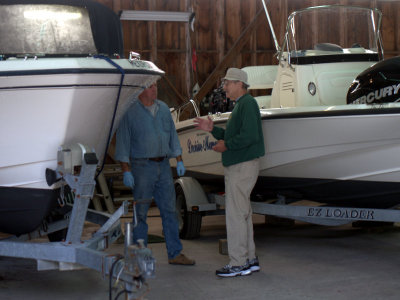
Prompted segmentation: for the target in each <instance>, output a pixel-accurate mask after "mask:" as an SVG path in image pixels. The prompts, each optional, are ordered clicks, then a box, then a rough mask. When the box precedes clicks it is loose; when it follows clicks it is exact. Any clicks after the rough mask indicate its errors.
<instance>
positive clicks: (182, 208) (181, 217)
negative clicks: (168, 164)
mask: <svg viewBox="0 0 400 300" xmlns="http://www.w3.org/2000/svg"><path fill="white" fill-rule="evenodd" d="M175 192H176V213H177V215H178V221H179V237H180V238H181V239H184V240H191V239H194V238H197V237H198V236H199V235H200V229H201V218H202V216H201V213H200V212H198V211H188V210H187V207H186V198H185V194H184V193H183V190H182V187H181V186H180V185H176V186H175Z"/></svg>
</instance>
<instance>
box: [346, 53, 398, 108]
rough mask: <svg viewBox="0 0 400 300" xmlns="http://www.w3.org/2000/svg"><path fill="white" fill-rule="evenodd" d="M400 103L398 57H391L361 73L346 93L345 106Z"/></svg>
mask: <svg viewBox="0 0 400 300" xmlns="http://www.w3.org/2000/svg"><path fill="white" fill-rule="evenodd" d="M388 102H400V57H399V56H396V57H392V58H389V59H386V60H383V61H381V62H378V63H376V64H374V65H373V66H371V67H369V68H368V69H366V70H365V71H363V72H362V73H361V74H360V75H358V76H357V78H356V79H355V80H354V81H353V83H352V84H351V86H350V88H349V91H348V92H347V104H376V103H378V104H379V103H388Z"/></svg>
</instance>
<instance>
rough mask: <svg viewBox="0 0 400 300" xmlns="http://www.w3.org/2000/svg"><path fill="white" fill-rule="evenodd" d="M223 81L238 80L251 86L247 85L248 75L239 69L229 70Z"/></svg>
mask: <svg viewBox="0 0 400 300" xmlns="http://www.w3.org/2000/svg"><path fill="white" fill-rule="evenodd" d="M223 80H238V81H241V82H243V83H244V84H246V85H249V84H248V83H247V73H246V72H245V71H243V70H241V69H238V68H229V69H228V71H227V72H226V75H225V77H224V78H223Z"/></svg>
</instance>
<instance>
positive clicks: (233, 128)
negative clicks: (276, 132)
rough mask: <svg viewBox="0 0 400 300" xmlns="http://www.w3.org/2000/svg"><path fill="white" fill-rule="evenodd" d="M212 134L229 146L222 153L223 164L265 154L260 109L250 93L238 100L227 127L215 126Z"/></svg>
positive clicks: (247, 159)
mask: <svg viewBox="0 0 400 300" xmlns="http://www.w3.org/2000/svg"><path fill="white" fill-rule="evenodd" d="M211 134H212V135H213V136H214V137H215V138H216V139H217V140H224V141H225V146H226V147H227V148H228V150H227V151H225V152H223V153H222V164H223V165H224V166H225V167H227V166H230V165H234V164H237V163H241V162H245V161H249V160H253V159H256V158H258V157H261V156H263V155H264V154H265V148H264V137H263V132H262V126H261V115H260V109H259V108H258V105H257V102H256V100H255V99H254V98H253V97H252V96H251V95H250V94H245V95H243V96H242V97H240V98H239V99H238V100H237V101H236V105H235V107H234V108H233V111H232V113H231V114H230V116H229V120H228V122H227V123H226V129H223V128H220V127H217V126H214V128H213V130H212V131H211Z"/></svg>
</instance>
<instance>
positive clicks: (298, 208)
mask: <svg viewBox="0 0 400 300" xmlns="http://www.w3.org/2000/svg"><path fill="white" fill-rule="evenodd" d="M175 189H176V191H177V206H178V209H179V207H180V208H181V210H182V208H183V209H184V210H185V212H184V214H183V216H181V219H180V222H181V223H182V224H181V228H182V231H181V236H182V237H183V238H187V239H192V238H196V237H197V236H198V235H199V233H200V229H201V218H202V217H203V216H208V215H221V214H224V207H225V194H224V193H223V191H221V193H216V192H212V193H208V192H206V190H208V189H207V187H203V186H202V185H201V184H200V183H199V182H198V181H197V180H196V179H195V178H193V177H180V178H179V179H177V180H176V181H175ZM305 200H306V199H305ZM182 202H184V203H182ZM250 203H251V207H252V210H253V213H254V214H260V215H265V216H267V218H268V217H270V216H272V217H278V218H284V219H289V220H290V219H291V220H298V221H303V222H307V223H313V224H318V225H325V226H340V225H344V224H348V223H351V222H356V221H360V222H368V223H370V222H400V210H399V209H397V207H392V208H387V209H378V208H360V207H336V206H325V205H323V204H321V203H310V202H306V203H307V204H311V205H304V201H303V202H300V201H299V200H296V201H294V200H292V199H289V198H286V197H285V196H282V195H279V196H278V197H277V199H272V200H268V201H251V202H250ZM266 221H268V219H266ZM359 224H360V225H361V224H362V223H359ZM370 224H371V223H370Z"/></svg>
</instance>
